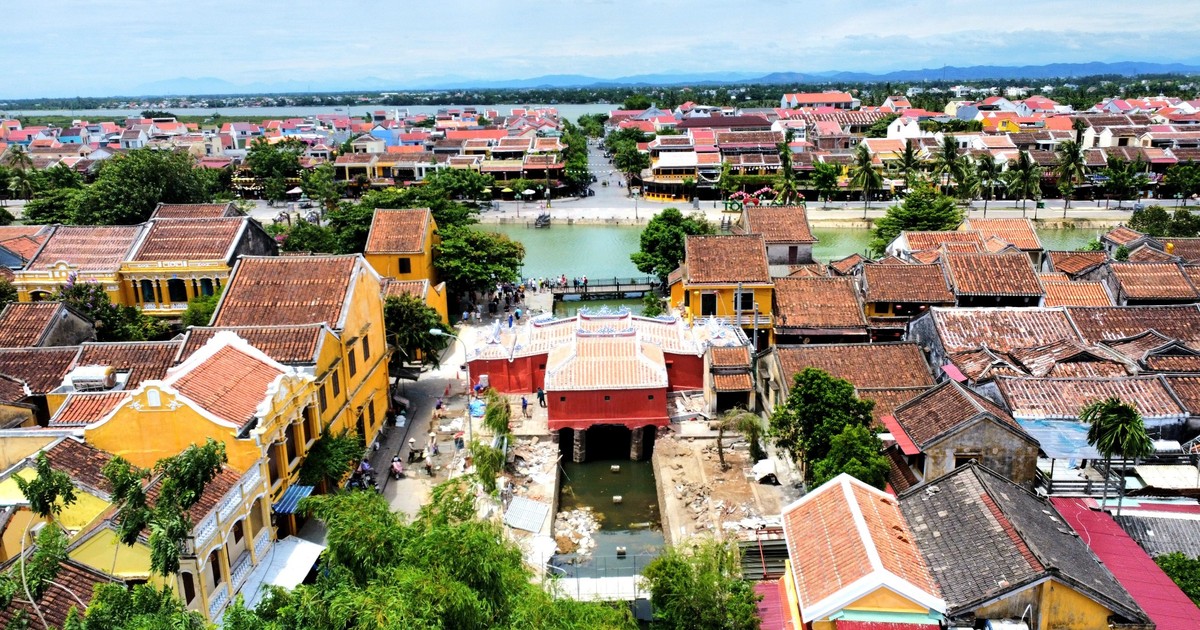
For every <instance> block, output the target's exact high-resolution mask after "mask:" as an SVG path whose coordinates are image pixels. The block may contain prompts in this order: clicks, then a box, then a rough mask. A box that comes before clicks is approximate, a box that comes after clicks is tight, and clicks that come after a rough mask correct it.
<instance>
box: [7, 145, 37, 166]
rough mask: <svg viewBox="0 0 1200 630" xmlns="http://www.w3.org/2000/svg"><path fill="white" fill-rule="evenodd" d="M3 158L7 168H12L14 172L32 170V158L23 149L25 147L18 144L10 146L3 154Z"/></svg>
mask: <svg viewBox="0 0 1200 630" xmlns="http://www.w3.org/2000/svg"><path fill="white" fill-rule="evenodd" d="M4 157H5V162H6V163H7V164H8V166H10V167H12V168H13V169H15V170H18V171H30V170H33V156H32V155H30V154H29V151H27V150H26V149H25V147H24V146H22V145H19V144H14V145H12V146H11V147H9V148H8V151H7V153H5V154H4Z"/></svg>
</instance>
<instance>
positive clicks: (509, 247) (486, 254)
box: [434, 226, 525, 294]
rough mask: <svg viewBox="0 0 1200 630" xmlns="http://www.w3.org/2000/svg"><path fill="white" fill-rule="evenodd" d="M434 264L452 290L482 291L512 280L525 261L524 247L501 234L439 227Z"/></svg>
mask: <svg viewBox="0 0 1200 630" xmlns="http://www.w3.org/2000/svg"><path fill="white" fill-rule="evenodd" d="M439 233H440V236H441V237H442V242H441V243H439V244H438V245H436V246H434V251H435V254H436V258H435V260H434V266H436V267H437V270H438V272H440V273H441V274H442V277H443V278H445V279H446V282H447V283H449V284H450V286H451V288H452V293H454V294H462V293H465V292H467V291H484V290H487V288H488V287H491V286H494V285H495V284H496V283H497V282H515V281H516V280H517V279H518V278H519V277H520V272H521V265H522V264H523V262H524V260H525V246H524V245H522V244H521V243H518V242H517V241H514V240H512V239H510V238H508V237H507V236H505V235H503V234H497V233H495V232H486V231H483V230H477V229H474V228H472V227H469V226H454V227H449V228H442V229H441V230H439Z"/></svg>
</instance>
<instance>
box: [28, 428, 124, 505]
mask: <svg viewBox="0 0 1200 630" xmlns="http://www.w3.org/2000/svg"><path fill="white" fill-rule="evenodd" d="M44 452H45V453H46V459H49V460H50V466H51V467H52V468H54V469H55V470H58V471H61V472H65V473H67V474H68V475H70V476H71V481H72V482H73V483H74V484H76V485H79V486H83V487H84V488H87V489H89V490H93V491H99V492H103V493H111V492H112V485H111V484H109V483H108V479H106V478H105V477H104V475H102V474H101V473H100V469H101V468H104V465H105V464H107V463H108V461H109V460H111V459H112V457H113V456H112V454H111V453H107V452H105V451H102V450H100V449H98V448H96V447H94V446H91V445H90V444H87V443H85V442H83V441H81V440H78V439H76V438H73V437H66V438H63V439H61V440H59V441H58V442H57V443H55V444H54V445H52V446H50V447H49V448H47V449H45V451H44Z"/></svg>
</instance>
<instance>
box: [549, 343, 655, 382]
mask: <svg viewBox="0 0 1200 630" xmlns="http://www.w3.org/2000/svg"><path fill="white" fill-rule="evenodd" d="M545 386H546V390H547V391H568V390H597V389H601V390H610V389H648V388H665V387H666V386H667V368H666V361H665V360H664V358H663V352H662V349H661V348H659V347H658V346H655V345H653V344H650V343H646V342H643V341H641V340H640V336H639V335H638V334H637V333H636V332H635V331H628V332H622V333H613V334H606V333H595V334H593V333H584V332H577V333H576V334H575V343H574V344H565V345H561V346H559V347H557V348H555V349H553V350H551V351H550V353H549V356H547V358H546V383H545Z"/></svg>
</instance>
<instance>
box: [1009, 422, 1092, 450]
mask: <svg viewBox="0 0 1200 630" xmlns="http://www.w3.org/2000/svg"><path fill="white" fill-rule="evenodd" d="M1017 422H1018V423H1020V425H1021V428H1022V429H1025V432H1026V433H1028V434H1029V435H1032V436H1033V439H1035V440H1037V441H1038V444H1040V445H1041V448H1042V452H1043V453H1045V454H1046V456H1047V457H1049V458H1051V459H1104V457H1103V456H1102V455H1100V453H1098V452H1097V451H1096V449H1095V448H1092V447H1091V446H1090V445H1088V441H1087V433H1088V425H1086V424H1084V423H1082V422H1075V421H1073V420H1018V421H1017Z"/></svg>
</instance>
